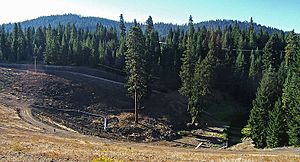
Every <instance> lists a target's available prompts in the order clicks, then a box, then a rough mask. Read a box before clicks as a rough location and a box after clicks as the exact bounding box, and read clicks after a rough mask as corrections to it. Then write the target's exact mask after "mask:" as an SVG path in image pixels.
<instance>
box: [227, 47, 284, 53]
mask: <svg viewBox="0 0 300 162" xmlns="http://www.w3.org/2000/svg"><path fill="white" fill-rule="evenodd" d="M222 50H224V51H243V52H251V51H259V52H264V50H249V49H234V48H233V49H228V48H222ZM274 51H278V52H281V53H285V51H282V50H274Z"/></svg>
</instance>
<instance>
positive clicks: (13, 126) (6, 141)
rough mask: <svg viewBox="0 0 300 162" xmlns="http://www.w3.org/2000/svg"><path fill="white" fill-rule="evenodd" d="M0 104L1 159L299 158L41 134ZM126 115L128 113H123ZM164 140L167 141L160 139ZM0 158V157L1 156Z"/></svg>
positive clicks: (220, 160) (291, 154) (267, 152)
mask: <svg viewBox="0 0 300 162" xmlns="http://www.w3.org/2000/svg"><path fill="white" fill-rule="evenodd" d="M16 113H17V112H16V111H15V110H13V109H10V108H7V107H5V106H0V114H1V115H0V121H4V119H5V122H2V123H0V146H1V149H0V161H2V160H3V161H51V160H54V161H92V160H95V161H97V160H98V161H101V160H102V161H105V160H106V161H108V162H110V160H112V161H120V160H122V161H212V162H225V161H236V162H244V161H246V162H254V161H270V162H271V161H272V162H273V161H278V162H279V161H292V162H296V161H300V155H299V152H296V151H293V149H291V150H281V151H278V150H276V151H274V150H273V151H272V150H271V151H270V150H253V151H251V150H250V151H249V150H244V151H243V150H239V151H237V149H238V148H235V149H234V148H232V150H218V149H200V150H194V149H186V148H176V147H169V146H162V145H161V144H160V143H148V144H146V143H131V142H119V141H111V140H108V139H101V138H94V137H88V136H82V135H78V137H66V136H57V135H55V134H51V133H43V132H42V130H39V129H38V128H34V127H33V126H31V125H30V124H28V123H25V122H24V121H22V120H21V119H20V118H18V115H17V114H16ZM124 116H127V115H124ZM161 143H167V142H161ZM1 158H2V159H1Z"/></svg>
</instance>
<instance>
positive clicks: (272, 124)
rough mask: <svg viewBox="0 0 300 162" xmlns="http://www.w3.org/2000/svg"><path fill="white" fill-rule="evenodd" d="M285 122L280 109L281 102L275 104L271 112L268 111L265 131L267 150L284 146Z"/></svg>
mask: <svg viewBox="0 0 300 162" xmlns="http://www.w3.org/2000/svg"><path fill="white" fill-rule="evenodd" d="M284 123H285V121H284V111H283V109H282V105H281V100H280V98H278V100H277V101H276V102H275V106H274V108H273V110H271V111H270V115H269V123H268V130H267V140H266V142H267V146H268V147H269V148H274V147H280V146H283V145H284V140H285V137H286V136H285V124H284Z"/></svg>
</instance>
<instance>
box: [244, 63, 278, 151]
mask: <svg viewBox="0 0 300 162" xmlns="http://www.w3.org/2000/svg"><path fill="white" fill-rule="evenodd" d="M276 77H277V76H276V73H275V70H274V69H273V68H271V67H270V68H269V69H268V70H267V71H266V72H265V73H264V75H263V78H262V80H261V82H260V85H259V88H258V90H257V93H256V98H255V100H254V101H253V107H252V110H251V113H250V118H249V125H250V128H251V138H252V140H253V141H254V144H255V146H256V147H258V148H264V147H266V145H267V143H266V138H267V130H268V125H269V111H270V110H272V108H273V107H274V103H275V101H276V99H277V97H278V96H277V95H278V92H277V79H276Z"/></svg>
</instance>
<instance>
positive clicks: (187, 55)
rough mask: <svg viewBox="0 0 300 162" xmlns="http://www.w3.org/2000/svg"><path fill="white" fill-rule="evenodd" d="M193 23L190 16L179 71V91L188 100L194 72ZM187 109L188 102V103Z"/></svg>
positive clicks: (190, 94)
mask: <svg viewBox="0 0 300 162" xmlns="http://www.w3.org/2000/svg"><path fill="white" fill-rule="evenodd" d="M194 30H195V29H194V25H193V19H192V17H191V16H190V19H189V31H188V37H187V44H186V49H185V51H184V55H183V58H182V65H181V71H180V74H179V75H180V78H181V87H180V90H179V92H180V93H181V94H182V95H183V96H185V97H187V98H188V100H189V99H190V98H191V96H192V85H193V78H194V76H193V74H194V68H195V61H196V58H195V53H196V51H195V46H194V41H193V34H194ZM188 109H189V104H188Z"/></svg>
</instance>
